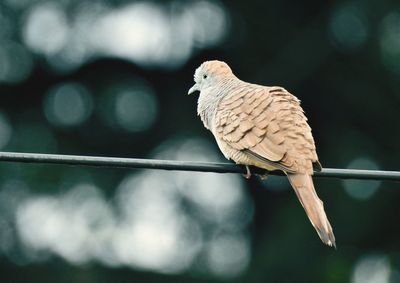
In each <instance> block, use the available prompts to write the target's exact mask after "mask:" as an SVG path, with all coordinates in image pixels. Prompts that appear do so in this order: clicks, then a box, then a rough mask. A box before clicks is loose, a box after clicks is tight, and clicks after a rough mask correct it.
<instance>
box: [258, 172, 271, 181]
mask: <svg viewBox="0 0 400 283" xmlns="http://www.w3.org/2000/svg"><path fill="white" fill-rule="evenodd" d="M255 175H256V176H257V177H259V178H260V180H261V181H265V180H267V179H268V176H269V174H268V172H266V173H264V174H255Z"/></svg>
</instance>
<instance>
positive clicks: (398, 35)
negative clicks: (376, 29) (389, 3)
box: [380, 12, 400, 75]
mask: <svg viewBox="0 0 400 283" xmlns="http://www.w3.org/2000/svg"><path fill="white" fill-rule="evenodd" d="M380 48H381V58H382V62H383V64H384V65H385V66H386V67H387V68H388V69H389V70H391V71H392V72H394V73H396V74H397V75H400V13H399V12H392V13H390V14H389V15H387V16H386V17H385V18H384V19H383V21H382V24H381V33H380Z"/></svg>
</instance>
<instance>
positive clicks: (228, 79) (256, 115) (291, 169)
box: [189, 61, 335, 246]
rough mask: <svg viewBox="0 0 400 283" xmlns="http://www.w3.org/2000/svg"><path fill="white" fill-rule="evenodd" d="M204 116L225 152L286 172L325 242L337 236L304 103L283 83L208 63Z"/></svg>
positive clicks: (203, 72) (198, 76)
mask: <svg viewBox="0 0 400 283" xmlns="http://www.w3.org/2000/svg"><path fill="white" fill-rule="evenodd" d="M195 82H196V84H195V85H194V86H193V87H192V88H191V89H190V90H189V94H190V93H192V92H194V91H196V90H198V91H200V96H199V100H198V108H197V111H198V114H199V116H200V117H201V120H202V121H203V123H204V126H205V127H206V128H207V129H209V130H210V131H211V132H212V133H213V134H214V136H215V139H216V141H217V143H218V146H219V148H220V149H221V151H222V153H223V154H224V156H225V157H226V158H228V159H232V160H233V161H235V162H236V163H238V164H244V165H253V166H257V167H260V168H264V169H266V170H282V171H284V172H285V173H286V175H287V176H288V178H289V181H290V184H291V185H292V187H293V189H294V191H295V192H296V195H297V197H298V198H299V200H300V203H301V204H302V206H303V207H304V209H305V211H306V213H307V215H308V218H309V219H310V221H311V223H312V225H313V226H314V228H315V229H316V231H317V233H318V235H319V237H320V238H321V240H322V241H323V242H324V243H325V244H327V245H329V246H335V236H334V234H333V231H332V227H331V225H330V223H329V221H328V218H327V216H326V214H325V211H324V207H323V203H322V201H321V200H320V199H319V198H318V196H317V193H316V191H315V189H314V184H313V181H312V177H311V176H312V174H313V169H316V170H321V165H320V163H319V161H318V156H317V153H316V149H315V144H314V139H313V136H312V134H311V128H310V126H309V125H308V123H307V118H306V117H305V115H304V112H303V109H302V108H301V106H300V101H299V100H298V99H297V98H296V97H295V96H293V95H292V94H290V93H289V92H288V91H287V90H285V89H284V88H282V87H267V86H261V85H256V84H250V83H246V82H244V81H241V80H239V79H238V78H237V77H236V76H235V75H234V74H233V73H232V71H231V69H230V68H229V66H228V65H227V64H226V63H224V62H221V61H208V62H204V63H203V64H202V65H201V66H200V67H199V68H198V69H197V70H196V72H195Z"/></svg>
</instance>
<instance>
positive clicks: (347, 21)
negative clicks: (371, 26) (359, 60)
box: [329, 4, 368, 51]
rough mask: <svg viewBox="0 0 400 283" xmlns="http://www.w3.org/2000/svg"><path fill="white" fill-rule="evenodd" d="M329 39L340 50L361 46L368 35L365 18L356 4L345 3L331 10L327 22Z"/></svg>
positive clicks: (349, 49) (350, 49) (351, 49)
mask: <svg viewBox="0 0 400 283" xmlns="http://www.w3.org/2000/svg"><path fill="white" fill-rule="evenodd" d="M329 28H330V33H331V39H332V41H333V43H334V45H335V46H336V47H337V48H338V49H339V50H341V51H353V50H355V49H357V48H359V47H361V46H362V45H363V44H364V43H365V41H366V40H367V37H368V27H367V19H366V17H365V15H364V12H363V11H362V9H360V8H359V7H358V6H356V5H349V4H347V5H345V6H342V7H340V8H338V9H336V10H335V11H334V12H333V15H332V17H331V20H330V23H329Z"/></svg>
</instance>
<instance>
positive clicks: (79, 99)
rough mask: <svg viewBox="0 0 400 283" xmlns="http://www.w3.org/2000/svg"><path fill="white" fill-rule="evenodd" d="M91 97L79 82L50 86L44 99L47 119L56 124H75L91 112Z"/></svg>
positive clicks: (79, 122) (83, 119) (81, 121)
mask: <svg viewBox="0 0 400 283" xmlns="http://www.w3.org/2000/svg"><path fill="white" fill-rule="evenodd" d="M92 104H93V103H92V97H91V95H90V93H89V91H88V90H87V89H86V88H85V87H84V86H83V85H81V84H79V83H64V84H61V85H57V86H55V87H53V88H51V89H50V90H49V92H48V94H47V97H46V98H45V101H44V111H45V115H46V118H47V120H48V121H49V122H50V123H52V124H53V125H56V126H77V125H79V124H81V123H83V122H84V121H85V120H86V119H87V118H88V117H89V116H90V114H91V113H92V108H93V105H92Z"/></svg>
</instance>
